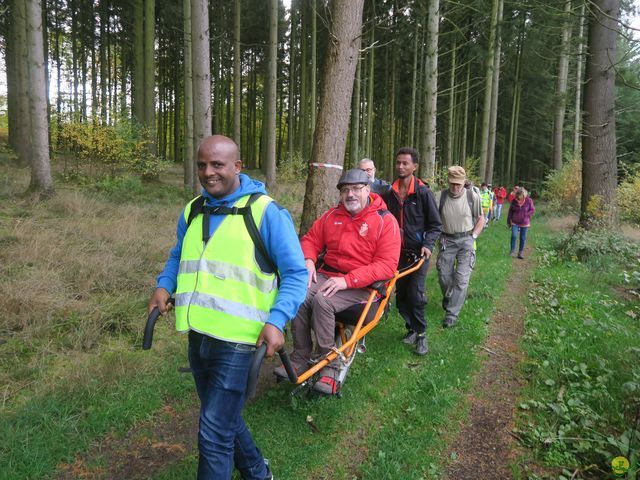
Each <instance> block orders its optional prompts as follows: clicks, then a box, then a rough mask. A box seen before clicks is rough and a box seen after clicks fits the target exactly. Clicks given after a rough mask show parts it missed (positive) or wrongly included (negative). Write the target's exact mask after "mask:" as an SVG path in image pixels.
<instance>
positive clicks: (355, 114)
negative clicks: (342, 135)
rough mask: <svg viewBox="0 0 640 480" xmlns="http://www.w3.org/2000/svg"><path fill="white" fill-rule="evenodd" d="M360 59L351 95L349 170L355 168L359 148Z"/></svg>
mask: <svg viewBox="0 0 640 480" xmlns="http://www.w3.org/2000/svg"><path fill="white" fill-rule="evenodd" d="M361 69H362V59H360V58H358V64H357V65H356V78H355V80H354V82H353V95H351V127H350V134H351V138H350V139H349V147H350V148H349V168H355V166H356V165H357V162H358V160H359V158H358V153H359V146H360V70H361Z"/></svg>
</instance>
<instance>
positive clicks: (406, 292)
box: [382, 147, 442, 355]
mask: <svg viewBox="0 0 640 480" xmlns="http://www.w3.org/2000/svg"><path fill="white" fill-rule="evenodd" d="M417 168H418V152H417V151H416V150H415V149H413V148H410V147H403V148H401V149H400V150H398V152H397V153H396V173H397V174H398V178H397V179H396V181H395V182H393V185H392V188H391V190H390V191H389V192H387V193H385V194H384V195H382V198H383V199H384V201H385V202H386V204H387V208H388V209H389V211H390V212H391V213H392V214H393V215H394V216H395V217H396V219H397V220H398V223H399V224H400V229H401V230H402V252H401V254H400V265H399V268H403V267H405V266H407V265H409V264H411V263H413V261H414V260H415V259H416V258H417V257H418V256H424V257H425V262H424V264H423V265H422V267H420V269H419V270H417V271H415V272H414V273H412V274H411V275H407V276H406V277H403V278H401V279H400V280H398V283H397V284H396V306H397V307H398V312H400V315H401V316H402V318H404V321H405V324H406V327H407V330H408V331H407V334H406V335H405V337H404V338H403V340H402V341H403V342H404V343H406V344H408V345H413V344H415V345H416V353H417V354H418V355H426V353H427V352H428V351H429V347H428V345H427V337H426V329H427V321H426V319H425V316H424V307H425V305H426V304H427V296H426V294H425V279H426V277H427V270H428V268H429V257H431V252H432V251H433V247H434V246H435V243H436V241H437V240H438V238H439V237H440V232H441V231H442V223H441V222H440V213H439V212H438V206H437V205H436V201H435V199H434V197H433V193H431V190H429V187H428V186H426V185H425V184H424V183H422V181H420V180H419V179H418V178H416V177H415V176H414V173H415V171H416V169H417Z"/></svg>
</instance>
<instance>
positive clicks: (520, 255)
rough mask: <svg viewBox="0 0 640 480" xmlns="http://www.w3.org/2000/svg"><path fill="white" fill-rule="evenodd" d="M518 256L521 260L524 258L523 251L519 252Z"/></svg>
mask: <svg viewBox="0 0 640 480" xmlns="http://www.w3.org/2000/svg"><path fill="white" fill-rule="evenodd" d="M518 258H519V259H520V260H524V257H523V256H522V252H520V253H518Z"/></svg>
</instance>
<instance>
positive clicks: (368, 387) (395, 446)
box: [156, 226, 535, 480]
mask: <svg viewBox="0 0 640 480" xmlns="http://www.w3.org/2000/svg"><path fill="white" fill-rule="evenodd" d="M532 237H535V233H534V234H533V235H532ZM508 241H509V233H508V231H507V230H506V228H505V227H504V226H500V227H497V226H492V227H491V228H490V229H489V230H488V231H487V232H485V234H484V235H483V236H482V237H481V238H480V240H479V241H478V248H479V250H478V261H477V264H476V268H475V271H474V273H473V275H472V279H471V286H470V289H469V297H468V299H467V302H466V304H465V306H464V308H463V310H462V314H461V316H460V325H459V326H458V327H457V328H455V329H451V330H443V329H442V328H441V322H442V317H443V312H442V309H441V307H440V303H441V300H442V297H441V294H440V288H439V286H438V283H437V273H436V269H435V262H434V264H433V265H432V267H433V268H432V270H431V271H430V272H429V275H428V280H427V293H428V295H429V297H430V302H429V305H428V307H427V319H428V321H429V328H428V337H429V345H430V353H429V354H428V355H427V356H426V357H424V358H420V357H417V356H416V355H414V354H413V351H412V350H413V347H409V346H406V345H403V344H402V343H401V342H400V339H401V338H402V336H403V334H404V326H403V324H402V321H401V320H400V317H399V316H398V314H397V313H396V311H395V309H393V308H392V311H391V315H390V316H389V317H388V318H387V319H386V320H385V321H384V323H383V324H381V325H380V326H379V327H378V328H376V329H375V330H374V331H373V332H372V333H371V334H370V335H369V336H368V338H367V353H366V355H364V356H359V357H358V358H357V360H356V362H355V363H354V365H353V366H352V369H351V372H350V373H349V377H348V380H347V382H346V384H345V387H344V389H343V396H342V398H341V399H337V398H325V397H315V396H314V397H311V398H307V397H304V396H303V397H301V398H291V397H290V395H289V392H290V391H291V388H292V387H291V386H290V385H289V384H280V385H277V386H275V387H274V388H273V389H271V390H269V391H267V392H266V393H265V394H264V395H263V396H262V397H261V398H260V399H258V401H256V402H255V403H253V404H252V405H250V406H248V407H247V409H246V410H245V413H244V416H245V419H246V421H247V423H248V425H249V427H250V429H251V431H252V432H253V434H254V437H255V439H256V442H257V444H258V445H259V446H260V448H261V449H262V451H263V452H264V454H265V456H266V457H267V458H269V460H270V461H271V464H272V466H273V471H274V474H275V475H276V477H277V478H282V479H304V478H319V479H320V478H322V479H324V478H326V479H330V478H331V479H333V478H335V479H343V478H345V479H349V478H367V479H368V478H385V479H403V480H404V479H410V478H438V477H439V476H440V474H441V472H442V469H443V466H444V465H445V463H446V462H447V461H448V458H449V457H448V452H447V451H446V446H447V441H448V440H450V439H451V436H452V435H454V434H455V432H456V431H457V430H458V428H459V424H460V422H461V421H463V419H464V417H465V414H466V405H465V393H466V392H467V391H468V389H469V386H470V381H471V379H472V378H473V374H474V373H475V372H476V371H477V369H478V368H479V359H478V356H477V355H476V352H477V348H478V346H479V345H481V344H482V342H483V339H484V338H485V336H486V334H487V322H488V320H489V318H490V316H491V313H492V311H493V305H494V303H495V299H496V297H497V296H498V295H500V294H501V292H502V291H503V289H504V286H505V281H506V279H507V278H508V276H509V272H510V271H511V268H512V267H511V262H512V260H511V259H510V258H509V256H508V252H509V245H508ZM308 416H310V417H312V418H313V423H314V425H316V426H317V428H318V430H319V431H318V432H315V431H314V430H312V428H311V427H310V425H309V424H308V423H307V418H308ZM196 465H197V459H196V456H195V455H192V456H189V457H187V458H185V459H184V460H182V461H180V462H178V463H177V464H175V465H172V466H170V467H168V468H167V469H165V470H164V471H162V472H161V473H160V474H158V475H157V477H156V478H158V479H167V480H168V479H187V478H193V477H194V475H195V470H196Z"/></svg>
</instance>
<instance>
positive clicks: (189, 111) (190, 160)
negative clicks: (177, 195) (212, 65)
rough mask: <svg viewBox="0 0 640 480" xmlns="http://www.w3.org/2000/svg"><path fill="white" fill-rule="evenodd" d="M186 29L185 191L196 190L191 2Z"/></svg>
mask: <svg viewBox="0 0 640 480" xmlns="http://www.w3.org/2000/svg"><path fill="white" fill-rule="evenodd" d="M182 11H183V16H184V19H183V28H184V81H183V83H184V146H183V156H184V157H183V159H182V162H183V175H184V178H183V184H184V187H185V190H191V191H195V190H196V185H197V183H196V175H195V154H194V151H193V144H194V139H193V75H192V71H193V65H192V62H193V59H192V55H191V45H192V42H191V1H190V0H183V5H182Z"/></svg>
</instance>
